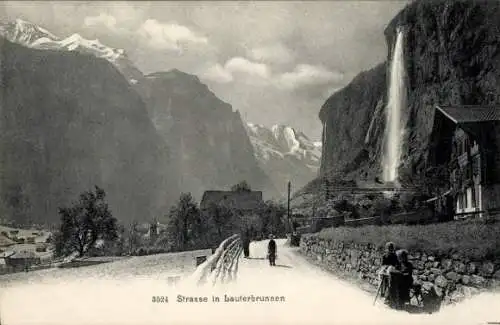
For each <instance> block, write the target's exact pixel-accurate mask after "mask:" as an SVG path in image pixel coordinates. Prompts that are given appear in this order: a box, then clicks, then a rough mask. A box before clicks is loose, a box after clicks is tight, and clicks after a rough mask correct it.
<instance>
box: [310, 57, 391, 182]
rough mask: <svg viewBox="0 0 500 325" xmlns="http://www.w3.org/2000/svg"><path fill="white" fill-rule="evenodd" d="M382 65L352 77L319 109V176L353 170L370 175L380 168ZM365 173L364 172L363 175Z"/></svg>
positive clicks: (383, 122)
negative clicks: (320, 122) (321, 133)
mask: <svg viewBox="0 0 500 325" xmlns="http://www.w3.org/2000/svg"><path fill="white" fill-rule="evenodd" d="M385 81H386V65H385V63H381V64H379V65H378V66H376V67H375V68H373V69H371V70H368V71H364V72H362V73H360V74H359V75H358V76H356V77H355V78H354V79H353V80H352V81H351V82H350V83H349V84H348V85H347V86H346V87H344V88H343V89H341V90H339V91H337V92H336V93H334V94H333V95H332V96H330V98H328V99H327V101H326V102H325V104H324V105H323V106H322V108H321V111H320V119H321V121H322V123H323V146H322V147H323V154H322V158H321V170H320V174H321V175H323V176H326V175H329V176H333V175H337V174H339V173H340V174H342V175H343V176H344V177H345V176H346V174H350V173H353V174H354V175H353V177H359V176H363V177H365V176H366V177H368V178H372V177H374V176H375V175H376V174H377V173H378V172H379V169H380V158H381V150H382V145H383V141H382V140H383V136H384V125H385V117H384V107H385V105H384V101H385V94H386V91H387V87H386V85H385ZM365 173H366V174H368V175H366V174H365Z"/></svg>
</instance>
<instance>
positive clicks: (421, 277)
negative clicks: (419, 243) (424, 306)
mask: <svg viewBox="0 0 500 325" xmlns="http://www.w3.org/2000/svg"><path fill="white" fill-rule="evenodd" d="M300 252H301V253H302V254H303V255H305V256H306V257H309V258H312V259H314V260H315V261H316V262H317V263H318V264H319V265H321V266H323V267H324V268H326V269H327V270H330V271H332V272H333V273H336V274H338V275H341V276H343V277H346V276H347V278H350V279H352V280H356V281H357V282H359V280H362V283H363V284H369V285H370V286H371V287H372V288H373V289H375V290H376V289H377V287H378V285H379V279H378V275H377V271H378V270H379V268H380V266H381V260H382V255H383V249H378V248H376V247H374V246H373V245H361V244H346V243H342V242H334V241H332V240H324V239H320V238H318V237H316V236H314V235H311V236H303V237H302V239H301V242H300ZM409 259H410V262H411V263H412V264H413V266H414V268H415V270H414V275H413V277H414V280H415V282H416V283H420V284H422V288H423V291H424V298H425V295H429V294H431V293H432V294H434V295H436V294H437V296H438V297H441V298H442V301H443V303H444V304H449V303H454V302H458V301H460V300H463V299H464V298H469V297H471V296H472V295H474V294H476V293H478V292H480V291H482V290H488V289H492V288H494V287H498V286H499V285H500V260H497V261H481V262H480V261H471V260H466V259H462V258H460V257H459V256H458V255H452V256H434V255H431V254H427V253H425V252H417V251H409Z"/></svg>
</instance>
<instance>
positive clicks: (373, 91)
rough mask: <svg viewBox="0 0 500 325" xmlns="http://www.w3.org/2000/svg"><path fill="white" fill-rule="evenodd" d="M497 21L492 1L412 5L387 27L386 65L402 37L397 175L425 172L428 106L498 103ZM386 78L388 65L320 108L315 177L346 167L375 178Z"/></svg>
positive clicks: (499, 11)
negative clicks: (403, 89)
mask: <svg viewBox="0 0 500 325" xmlns="http://www.w3.org/2000/svg"><path fill="white" fill-rule="evenodd" d="M498 17H500V3H498V2H494V1H462V0H456V1H449V0H448V1H445V0H438V1H415V2H413V3H411V4H409V5H408V6H407V7H406V8H405V9H403V10H402V11H401V12H400V13H399V14H398V15H397V16H396V17H395V18H394V19H393V20H392V21H391V22H390V24H389V25H388V27H387V29H386V30H385V35H386V39H387V46H388V49H389V50H388V56H387V60H388V62H390V60H391V57H392V53H391V52H392V49H393V48H394V45H395V41H396V35H397V29H398V27H399V28H401V29H402V31H403V33H404V54H405V59H406V62H405V65H406V71H405V73H406V84H407V99H408V102H407V107H406V109H405V111H404V112H403V116H406V117H407V121H405V127H406V128H405V138H404V139H403V140H404V145H403V157H402V158H403V162H402V166H401V168H400V169H401V171H400V173H401V174H403V175H406V176H410V177H415V176H416V175H418V173H419V172H420V171H421V170H422V169H423V168H425V161H426V156H427V148H428V141H429V135H430V132H431V128H432V124H433V119H434V107H435V105H439V104H440V105H466V104H467V105H484V104H499V103H500V90H499V89H500V87H499V86H500V51H499V50H500V33H499V32H498V31H499V30H500V20H499V19H498ZM385 70H387V72H386V71H385ZM388 73H389V65H388V64H387V65H379V66H378V67H376V68H374V69H372V70H370V71H367V72H363V73H361V74H360V75H358V77H356V78H355V79H354V80H353V81H352V82H351V83H350V84H349V85H348V86H347V87H345V88H343V89H342V90H340V91H338V92H337V93H335V94H334V95H332V97H331V98H329V99H328V100H327V102H326V103H325V104H324V106H323V108H322V110H321V113H320V118H321V120H322V121H323V125H324V126H323V127H324V135H323V157H322V163H321V173H322V174H323V175H324V174H327V173H328V172H330V171H331V170H341V169H342V168H343V167H344V166H350V168H348V170H347V171H346V173H344V174H349V172H352V170H354V173H351V174H355V175H357V176H359V175H365V172H366V173H368V177H371V176H372V174H374V175H377V174H379V173H380V169H381V167H380V165H381V163H380V158H381V154H382V148H383V147H382V146H383V143H382V141H383V136H384V127H385V126H384V124H385V116H384V110H385V99H384V96H386V93H387V88H388V86H389V85H388V82H389V80H388V78H386V75H388ZM374 116H375V119H373V117H374ZM365 140H366V141H365ZM363 149H365V150H363Z"/></svg>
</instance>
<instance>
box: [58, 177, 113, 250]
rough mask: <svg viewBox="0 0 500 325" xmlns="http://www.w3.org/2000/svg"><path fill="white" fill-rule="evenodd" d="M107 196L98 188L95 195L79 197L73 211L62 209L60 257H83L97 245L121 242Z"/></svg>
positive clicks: (89, 194)
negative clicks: (118, 239)
mask: <svg viewBox="0 0 500 325" xmlns="http://www.w3.org/2000/svg"><path fill="white" fill-rule="evenodd" d="M105 197H106V193H105V192H104V190H103V189H101V188H99V187H97V186H96V187H95V191H94V192H93V191H86V192H84V193H82V194H80V199H79V201H78V202H76V203H75V204H74V205H73V206H72V207H64V208H59V214H60V215H61V226H60V231H59V234H58V236H57V237H58V244H57V245H56V247H57V249H58V253H62V254H68V253H69V254H70V253H73V252H74V251H77V252H78V254H79V256H83V255H84V254H85V253H86V252H87V251H88V250H89V249H90V248H92V247H93V246H94V245H95V243H96V241H97V240H99V239H102V240H104V241H114V240H115V239H117V238H118V233H117V221H116V219H115V218H114V217H113V216H112V214H111V211H110V209H109V207H108V204H107V203H106V201H105Z"/></svg>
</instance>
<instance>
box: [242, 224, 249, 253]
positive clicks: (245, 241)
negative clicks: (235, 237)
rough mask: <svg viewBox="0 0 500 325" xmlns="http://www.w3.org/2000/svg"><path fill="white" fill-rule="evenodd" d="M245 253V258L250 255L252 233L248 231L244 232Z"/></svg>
mask: <svg viewBox="0 0 500 325" xmlns="http://www.w3.org/2000/svg"><path fill="white" fill-rule="evenodd" d="M242 239H243V240H242V241H243V254H244V255H245V258H249V257H250V234H249V232H248V230H247V231H245V233H244V234H243V238H242Z"/></svg>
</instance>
